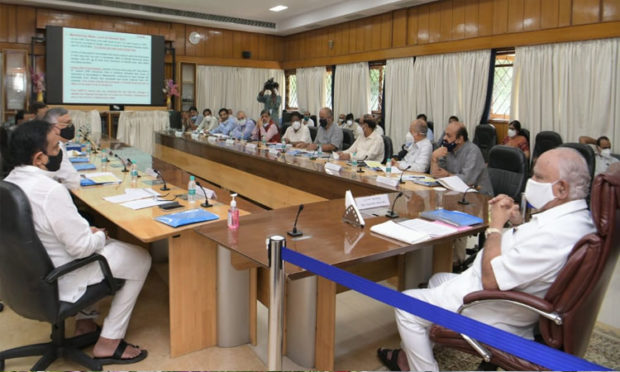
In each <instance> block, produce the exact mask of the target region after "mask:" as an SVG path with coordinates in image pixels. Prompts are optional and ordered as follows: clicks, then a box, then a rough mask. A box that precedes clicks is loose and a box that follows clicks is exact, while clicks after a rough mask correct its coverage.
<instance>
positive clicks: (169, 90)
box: [162, 79, 179, 97]
mask: <svg viewBox="0 0 620 372" xmlns="http://www.w3.org/2000/svg"><path fill="white" fill-rule="evenodd" d="M162 91H163V92H164V93H165V94H166V96H167V97H172V96H177V97H178V96H179V86H178V84H175V83H174V80H172V79H166V80H164V89H162Z"/></svg>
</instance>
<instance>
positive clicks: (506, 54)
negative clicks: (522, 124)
mask: <svg viewBox="0 0 620 372" xmlns="http://www.w3.org/2000/svg"><path fill="white" fill-rule="evenodd" d="M514 54H515V49H514V48H506V49H500V50H497V51H496V52H495V63H494V64H493V74H495V69H496V68H498V67H500V68H506V67H510V68H513V67H514ZM510 57H511V58H510ZM500 59H504V60H507V59H512V63H510V64H498V63H497V61H498V60H500ZM513 78H514V75H513ZM512 83H513V84H514V80H513V82H512ZM494 88H495V82H494V83H493V87H492V88H491V89H494ZM511 91H512V86H511ZM492 94H493V92H491V97H493V96H492ZM511 94H512V93H511ZM511 100H512V97H511ZM509 121H510V113H508V114H496V113H494V112H493V102H492V98H491V107H490V108H489V122H490V123H496V124H501V123H508V122H509Z"/></svg>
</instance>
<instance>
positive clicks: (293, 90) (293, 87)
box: [285, 70, 299, 110]
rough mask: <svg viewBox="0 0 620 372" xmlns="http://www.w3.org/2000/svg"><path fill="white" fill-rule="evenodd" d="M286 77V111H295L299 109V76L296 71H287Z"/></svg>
mask: <svg viewBox="0 0 620 372" xmlns="http://www.w3.org/2000/svg"><path fill="white" fill-rule="evenodd" d="M285 76H286V109H287V110H293V109H295V110H296V109H298V108H299V103H298V102H297V75H296V74H295V70H292V71H287V72H286V73H285Z"/></svg>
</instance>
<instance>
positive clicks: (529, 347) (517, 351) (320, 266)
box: [282, 248, 610, 371]
mask: <svg viewBox="0 0 620 372" xmlns="http://www.w3.org/2000/svg"><path fill="white" fill-rule="evenodd" d="M282 259H283V260H284V261H288V262H290V263H292V264H294V265H297V266H299V267H302V268H304V269H306V270H308V271H311V272H313V273H315V274H317V275H320V276H322V277H324V278H326V279H329V280H331V281H333V282H336V283H338V284H341V285H343V286H345V287H347V288H350V289H353V290H354V291H357V292H360V293H362V294H364V295H366V296H368V297H371V298H373V299H375V300H377V301H380V302H383V303H386V304H388V305H390V306H392V307H395V308H399V309H401V310H404V311H407V312H409V313H411V314H414V315H417V316H419V317H421V318H424V319H426V320H428V321H431V322H433V323H435V324H439V325H441V326H443V327H446V328H449V329H451V330H454V331H456V332H459V333H463V334H466V335H468V336H470V337H472V338H474V339H476V340H478V341H480V342H483V343H485V344H487V345H490V346H493V347H495V348H497V349H500V350H503V351H506V352H508V353H510V354H513V355H516V356H518V357H520V358H522V359H526V360H529V361H531V362H533V363H536V364H538V365H541V366H543V367H546V368H549V369H551V370H555V371H610V369H609V368H607V367H603V366H600V365H598V364H595V363H592V362H589V361H587V360H585V359H582V358H579V357H576V356H574V355H571V354H567V353H564V352H562V351H559V350H556V349H553V348H550V347H548V346H546V345H543V344H539V343H537V342H535V341H532V340H528V339H525V338H522V337H519V336H517V335H514V334H512V333H510V332H506V331H503V330H501V329H498V328H495V327H492V326H490V325H488V324H484V323H481V322H479V321H477V320H474V319H471V318H468V317H465V316H463V315H460V314H457V313H453V312H451V311H449V310H446V309H443V308H441V307H438V306H435V305H431V304H429V303H427V302H424V301H421V300H418V299H417V298H413V297H410V296H407V295H405V294H402V293H400V292H398V291H395V290H393V289H391V288H387V287H384V286H382V285H380V284H377V283H375V282H373V281H370V280H368V279H364V278H361V277H359V276H357V275H354V274H351V273H349V272H346V271H344V270H342V269H339V268H336V267H333V266H330V265H327V264H325V263H323V262H321V261H318V260H316V259H314V258H312V257H308V256H306V255H303V254H301V253H299V252H295V251H292V250H290V249H288V248H282Z"/></svg>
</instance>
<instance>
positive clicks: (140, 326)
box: [0, 271, 620, 371]
mask: <svg viewBox="0 0 620 372" xmlns="http://www.w3.org/2000/svg"><path fill="white" fill-rule="evenodd" d="M107 306H109V300H108V301H106V302H104V303H102V305H101V311H102V312H103V313H104V314H105V312H106V308H107ZM336 321H337V325H338V327H337V330H336V360H335V369H336V370H385V368H383V367H382V366H381V364H380V362H379V361H378V360H377V358H376V356H375V350H376V349H377V348H378V347H380V346H387V347H397V346H398V344H399V338H398V334H397V331H396V326H395V324H394V316H393V311H392V310H391V309H390V308H389V307H388V306H387V305H384V304H381V303H378V302H376V301H374V300H371V299H369V298H367V297H365V296H363V295H360V294H357V293H354V292H352V291H349V292H345V293H342V294H340V295H338V298H337V315H336ZM72 326H73V325H72V322H70V321H69V322H67V327H68V332H71V331H72ZM603 331H605V330H603ZM606 331H607V332H602V331H601V330H600V329H597V330H596V331H595V334H594V336H593V338H592V342H591V345H590V348H589V350H588V354H587V355H586V357H587V358H589V359H591V360H593V361H595V362H597V363H601V364H603V365H606V366H607V367H610V368H612V369H616V370H617V369H618V368H619V367H620V355H619V354H618V352H617V351H618V350H619V346H620V340H618V338H617V335H614V333H613V332H614V331H615V330H613V329H612V330H606ZM49 332H50V331H49V325H48V324H46V323H42V322H37V321H31V320H26V319H24V318H22V317H20V316H18V315H16V314H15V313H13V312H12V311H11V310H10V309H7V308H5V311H3V312H1V313H0V350H4V349H7V348H10V347H14V346H18V345H25V344H30V343H36V342H45V341H47V338H48V337H49ZM266 337H267V310H266V309H265V308H264V307H259V340H260V342H259V345H258V346H256V347H253V346H251V345H243V346H238V347H233V348H219V347H212V348H208V349H205V350H201V351H197V352H194V353H191V354H187V355H184V356H181V357H178V358H174V359H170V356H169V352H168V349H169V344H168V339H169V332H168V298H167V286H166V284H165V282H164V281H163V280H162V279H161V278H160V277H159V275H158V274H156V273H155V271H152V272H151V274H150V275H149V278H148V280H147V282H146V285H145V287H144V289H143V292H142V294H141V296H140V298H139V300H138V304H137V306H136V309H135V312H134V315H133V317H132V321H131V324H130V328H129V331H128V334H127V340H128V341H129V342H131V343H136V344H138V345H140V346H142V347H144V348H146V349H147V350H148V351H149V356H148V358H146V359H145V360H144V361H142V362H140V363H136V364H132V365H123V366H114V365H109V366H106V368H107V369H110V370H127V369H131V370H186V371H191V370H265V369H266V368H267V366H266V363H265V362H264V361H265V359H266V349H267V346H266ZM436 355H437V358H438V360H439V363H440V368H441V369H444V370H469V369H475V367H476V366H477V364H478V362H479V359H478V358H474V357H470V356H468V355H465V354H462V353H459V352H455V351H453V350H446V349H441V348H436ZM35 361H36V358H34V357H32V358H21V359H12V360H8V361H7V362H6V369H7V370H27V369H28V368H30V367H31V366H32V365H33V364H34V362H35ZM79 368H81V367H80V366H78V365H76V364H74V363H71V362H67V361H65V360H58V361H56V362H55V363H53V364H52V365H51V366H50V367H49V369H51V370H77V369H79ZM282 368H283V369H285V370H301V369H305V368H304V367H303V366H299V365H296V364H295V363H293V362H292V361H290V360H288V359H286V358H285V360H284V362H283V366H282Z"/></svg>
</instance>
